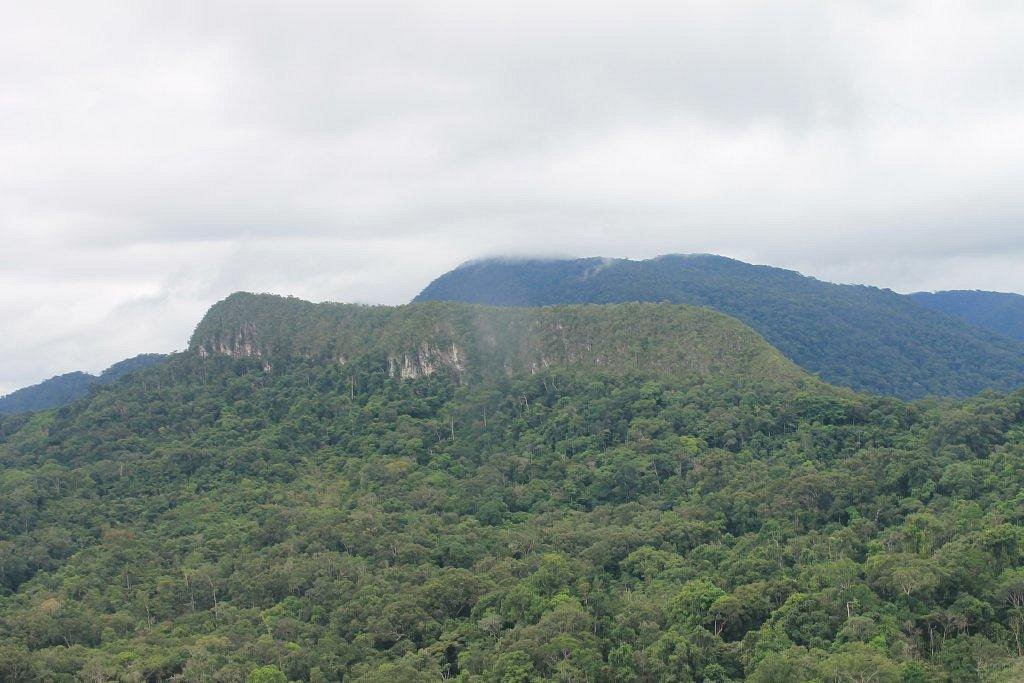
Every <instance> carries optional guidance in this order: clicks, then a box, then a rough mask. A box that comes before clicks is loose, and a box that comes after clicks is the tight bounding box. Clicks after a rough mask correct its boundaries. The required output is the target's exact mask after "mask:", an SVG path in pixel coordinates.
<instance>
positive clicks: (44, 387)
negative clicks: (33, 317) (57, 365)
mask: <svg viewBox="0 0 1024 683" xmlns="http://www.w3.org/2000/svg"><path fill="white" fill-rule="evenodd" d="M165 358H166V356H165V355H164V354H159V353H144V354H141V355H138V356H135V357H134V358H128V359H127V360H123V361H120V362H118V363H114V364H113V365H111V366H110V367H109V368H107V369H106V370H104V371H103V372H101V373H100V374H99V375H90V374H89V373H86V372H69V373H67V374H64V375H57V376H56V377H51V378H50V379H48V380H44V381H42V382H40V383H39V384H33V385H32V386H30V387H25V388H23V389H18V390H17V391H12V392H11V393H9V394H7V395H6V396H0V415H3V414H11V413H22V412H28V411H32V410H46V409H48V408H59V407H60V406H64V405H67V404H68V403H71V402H72V401H75V400H78V399H80V398H82V397H83V396H87V395H88V394H89V391H90V390H91V389H92V387H94V386H97V385H103V384H109V383H111V382H114V381H116V380H117V379H119V378H121V377H123V376H124V375H126V374H128V373H129V372H134V371H136V370H140V369H142V368H147V367H149V366H150V365H153V364H155V363H160V362H162V361H163V360H164V359H165Z"/></svg>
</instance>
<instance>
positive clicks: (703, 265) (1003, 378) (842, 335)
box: [416, 255, 1024, 398]
mask: <svg viewBox="0 0 1024 683" xmlns="http://www.w3.org/2000/svg"><path fill="white" fill-rule="evenodd" d="M416 300H417V301H436V300H449V301H464V302H468V303H479V304H488V305H495V306H546V305H551V304H567V303H569V304H576V303H614V302H623V301H654V302H660V301H671V302H675V303H685V304H691V305H696V306H707V307H709V308H713V309H715V310H718V311H722V312H723V313H726V314H728V315H731V316H735V317H736V318H739V319H740V320H742V321H743V322H745V323H747V324H748V325H750V326H751V327H753V328H754V329H755V330H757V331H758V332H760V333H761V334H762V335H764V337H765V338H766V339H767V340H768V341H769V342H770V343H771V344H772V345H773V346H775V347H776V348H778V349H779V350H780V351H782V353H783V354H785V355H786V356H787V357H788V358H789V359H790V360H792V361H794V362H795V363H796V364H797V365H799V366H801V367H803V368H804V369H806V370H809V371H810V372H813V373H816V374H818V375H820V376H821V377H822V378H823V379H825V380H827V381H829V382H831V383H833V384H839V385H842V386H847V387H851V388H854V389H857V390H864V391H871V392H875V393H880V394H889V395H894V396H900V397H903V398H920V397H923V396H927V395H945V396H969V395H974V394H976V393H978V392H979V391H981V390H983V389H985V388H994V389H1000V390H1007V391H1010V390H1014V389H1017V388H1019V387H1020V386H1021V385H1022V384H1024V345H1022V344H1021V343H1020V342H1019V341H1016V340H1011V339H1007V338H1004V337H1001V336H997V335H993V334H991V333H989V332H987V331H984V330H981V329H979V328H977V327H975V326H974V325H971V324H968V323H965V322H963V321H961V320H959V319H957V318H954V317H952V316H949V315H945V314H943V313H939V312H936V311H932V310H930V309H928V308H925V307H924V306H921V305H918V304H917V302H915V301H914V300H913V299H912V298H910V297H907V296H904V295H900V294H896V293H894V292H891V291H889V290H882V289H877V288H874V287H864V286H856V285H836V284H831V283H828V282H822V281H819V280H815V279H814V278H809V277H804V276H802V275H800V274H799V273H795V272H793V271H789V270H782V269H780V268H771V267H767V266H752V265H749V264H746V263H742V262H740V261H734V260H732V259H727V258H723V257H720V256H712V255H690V256H663V257H660V258H656V259H651V260H648V261H628V260H624V259H597V258H590V259H576V260H567V261H557V260H550V261H548V260H487V261H478V262H473V263H469V264H466V265H464V266H461V267H459V268H457V269H455V270H453V271H451V272H450V273H447V274H445V275H443V276H441V277H440V278H438V279H437V280H435V281H434V282H432V283H431V284H430V285H429V286H428V287H427V288H426V289H424V290H423V292H422V293H421V294H420V295H419V296H418V297H417V298H416Z"/></svg>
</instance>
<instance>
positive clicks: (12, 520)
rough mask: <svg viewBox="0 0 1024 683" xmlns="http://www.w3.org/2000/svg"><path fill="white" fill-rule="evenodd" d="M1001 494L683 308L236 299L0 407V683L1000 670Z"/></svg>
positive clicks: (928, 444) (959, 413)
mask: <svg viewBox="0 0 1024 683" xmlns="http://www.w3.org/2000/svg"><path fill="white" fill-rule="evenodd" d="M1022 488H1024V394H1016V395H1013V396H1007V397H1001V396H995V395H986V396H982V397H978V398H974V399H971V400H970V401H967V402H964V403H957V402H953V401H921V402H917V403H914V404H904V403H901V402H900V401H898V400H896V399H892V398H884V397H875V396H869V395H856V394H853V393H852V392H848V391H845V390H836V389H833V388H831V387H828V386H826V385H824V384H822V383H820V382H818V381H816V380H813V379H808V377H807V376H806V375H805V374H804V373H803V372H802V371H800V370H799V369H796V368H795V367H794V366H793V365H792V364H790V363H789V362H787V361H785V360H784V359H782V358H781V357H780V355H779V354H778V353H777V352H775V351H774V350H773V349H771V347H769V346H768V345H767V344H766V343H765V342H764V341H763V340H762V339H761V338H760V337H759V336H758V335H756V334H754V333H753V332H751V331H750V330H749V329H748V328H746V327H745V326H743V325H742V324H739V323H737V322H736V321H734V320H731V319H729V318H726V317H725V316H723V315H721V314H717V313H714V312H710V311H707V310H700V309H694V308H690V307H687V306H679V305H650V304H648V305H640V304H632V305H614V306H568V307H554V308H550V309H543V310H531V311H527V310H511V309H492V308H484V307H479V306H470V305H459V304H414V305H409V306H401V307H395V308H387V307H359V306H345V305H337V304H310V303H306V302H302V301H299V300H296V299H284V298H280V297H271V296H254V295H246V294H238V295H233V296H232V297H230V298H229V299H227V300H225V301H223V302H221V303H220V304H218V305H216V306H215V307H213V309H211V311H210V312H209V313H208V315H207V316H206V317H205V318H204V320H203V321H202V322H201V323H200V324H199V326H198V327H197V329H196V333H195V335H194V337H193V340H192V345H191V348H190V350H188V351H186V352H184V353H181V354H176V355H174V356H171V357H170V358H169V359H167V361H166V362H164V363H161V364H157V365H154V366H153V367H150V368H148V369H144V370H141V371H139V372H135V373H131V374H129V375H127V376H126V377H124V378H123V379H122V380H121V381H119V382H115V383H112V384H109V385H106V386H101V387H98V388H97V389H96V390H95V391H93V392H92V393H91V394H90V395H89V396H88V397H86V398H85V399H84V400H81V401H76V402H74V403H72V404H70V405H69V406H67V407H65V408H62V409H60V410H55V411H50V412H43V413H35V414H29V415H17V416H6V417H5V416H0V680H3V681H37V680H44V681H73V680H89V681H105V680H123V681H141V680H150V681H239V682H241V681H251V682H264V681H271V682H274V683H281V682H282V681H288V680H293V681H317V682H320V681H340V680H344V681H354V682H355V681H359V682H363V683H369V682H377V681H403V682H404V681H410V682H418V681H424V682H425V681H437V680H443V679H448V680H456V681H462V682H464V683H485V682H497V681H502V682H506V681H520V682H533V681H545V680H560V681H593V682H595V683H602V682H608V683H611V682H612V681H623V680H636V681H651V682H653V681H738V680H751V681H763V682H769V681H790V680H820V681H846V680H871V681H878V682H879V683H897V682H907V681H950V682H952V681H978V680H994V681H999V680H1001V681H1013V680H1020V675H1021V673H1022V671H1024V668H1022V661H1024V659H1022V658H1021V657H1019V656H1018V655H1019V654H1020V651H1019V650H1018V647H1019V645H1018V644H1017V643H1018V641H1017V638H1016V636H1015V634H1019V633H1020V630H1021V628H1022V624H1024V617H1022V614H1021V612H1020V608H1019V605H1020V596H1021V595H1022V594H1024V574H1022V571H1021V569H1020V567H1021V566H1022V565H1024V501H1022V499H1021V496H1020V491H1021V489H1022ZM858 676H860V678H859V679H858V678H857V677H858Z"/></svg>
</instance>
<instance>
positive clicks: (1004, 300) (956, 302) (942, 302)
mask: <svg viewBox="0 0 1024 683" xmlns="http://www.w3.org/2000/svg"><path fill="white" fill-rule="evenodd" d="M910 296H912V297H913V298H914V301H916V302H918V303H919V304H921V305H923V306H927V307H928V308H931V309H933V310H936V311H941V312H942V313H946V314H948V315H952V316H956V317H957V318H960V319H961V320H965V321H967V322H969V323H971V324H972V325H975V326H977V327H981V328H984V329H986V330H990V331H992V332H996V333H998V334H1001V335H1003V336H1006V337H1009V338H1011V339H1016V340H1018V341H1024V296H1021V295H1020V294H1007V293H1003V292H983V291H979V290H954V291H949V292H918V293H916V294H911V295H910Z"/></svg>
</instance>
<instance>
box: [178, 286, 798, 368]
mask: <svg viewBox="0 0 1024 683" xmlns="http://www.w3.org/2000/svg"><path fill="white" fill-rule="evenodd" d="M189 346H190V348H191V349H192V350H194V351H196V352H198V353H200V354H201V355H212V354H217V353H221V354H225V355H230V356H234V357H242V356H248V357H254V358H260V359H262V360H263V361H265V362H267V363H268V364H269V363H273V362H274V360H275V359H278V358H294V357H300V358H308V359H315V360H320V361H328V362H336V363H341V364H345V363H347V362H349V361H350V360H352V359H355V358H361V357H367V356H372V357H375V358H376V357H379V358H383V359H384V360H385V361H386V363H387V367H388V369H389V372H390V373H392V374H399V375H401V376H403V377H419V376H423V375H429V374H432V373H433V372H435V371H437V370H440V369H448V370H453V371H455V372H456V373H458V374H459V375H460V376H463V375H465V377H467V378H470V377H472V378H480V377H483V376H486V375H494V374H495V373H500V374H504V375H509V374H515V373H517V372H530V373H535V372H537V371H539V370H545V369H549V368H552V367H562V368H565V367H578V368H593V369H597V370H601V371H606V372H614V373H618V374H622V373H625V372H637V371H639V372H654V373H660V374H662V375H668V376H676V377H681V378H693V377H697V378H705V377H709V376H744V377H747V378H749V379H753V380H772V381H787V382H801V381H805V380H808V379H809V378H808V377H807V376H806V375H805V373H804V372H803V371H801V370H800V369H799V368H797V367H796V366H794V365H793V364H792V363H791V362H790V361H787V360H786V359H785V358H784V357H783V356H782V355H781V354H779V352H778V351H776V350H775V349H774V348H772V347H771V346H770V345H769V344H768V343H766V342H765V341H764V339H762V338H761V337H760V336H759V335H758V334H757V333H755V332H754V331H753V330H751V329H750V328H749V327H747V326H746V325H743V324H742V323H740V322H739V321H737V320H735V319H733V318H730V317H728V316H726V315H722V314H721V313H717V312H714V311H710V310H708V309H702V308H696V307H692V306H685V305H655V304H639V303H633V304H618V305H611V306H594V305H578V306H556V307H546V308H497V307H484V306H470V305H465V304H458V303H421V304H410V305H406V306H396V307H389V306H360V305H352V304H335V303H323V304H313V303H309V302H307V301H302V300H300V299H294V298H284V297H279V296H273V295H266V294H263V295H255V294H247V293H237V294H233V295H231V296H230V297H228V298H227V299H225V300H224V301H222V302H220V303H218V304H216V305H214V306H213V307H212V308H211V309H210V311H209V313H208V314H207V315H206V316H205V317H204V318H203V320H202V321H201V322H200V324H199V326H198V327H197V328H196V331H195V334H194V335H193V336H192V340H191V342H190V345H189Z"/></svg>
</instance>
